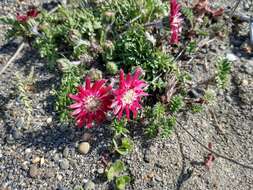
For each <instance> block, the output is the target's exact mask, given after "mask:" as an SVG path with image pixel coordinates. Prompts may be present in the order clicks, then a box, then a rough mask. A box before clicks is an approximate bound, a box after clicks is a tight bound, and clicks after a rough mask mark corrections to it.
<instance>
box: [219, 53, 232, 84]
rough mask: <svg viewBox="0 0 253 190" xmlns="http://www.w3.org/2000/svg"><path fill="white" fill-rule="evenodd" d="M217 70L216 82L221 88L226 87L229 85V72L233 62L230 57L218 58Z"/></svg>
mask: <svg viewBox="0 0 253 190" xmlns="http://www.w3.org/2000/svg"><path fill="white" fill-rule="evenodd" d="M216 67H217V71H216V82H217V85H218V87H219V88H221V89H225V88H226V87H227V85H228V81H229V74H230V72H231V62H230V61H229V60H228V59H225V58H221V59H219V60H218V62H217V64H216Z"/></svg>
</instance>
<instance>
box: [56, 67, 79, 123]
mask: <svg viewBox="0 0 253 190" xmlns="http://www.w3.org/2000/svg"><path fill="white" fill-rule="evenodd" d="M81 73H82V72H81V70H79V69H78V68H71V69H70V70H69V71H68V72H65V73H63V76H62V79H61V84H60V88H59V89H57V91H56V103H55V109H56V111H57V113H58V114H59V118H60V121H61V122H69V121H71V116H70V110H69V108H68V107H69V106H70V104H71V100H70V99H69V97H68V95H69V94H71V93H75V92H76V91H77V90H76V87H77V86H78V85H79V84H80V81H81V78H82V74H81Z"/></svg>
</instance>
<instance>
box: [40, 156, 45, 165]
mask: <svg viewBox="0 0 253 190" xmlns="http://www.w3.org/2000/svg"><path fill="white" fill-rule="evenodd" d="M44 164H45V158H44V157H42V158H41V159H40V166H43V165H44Z"/></svg>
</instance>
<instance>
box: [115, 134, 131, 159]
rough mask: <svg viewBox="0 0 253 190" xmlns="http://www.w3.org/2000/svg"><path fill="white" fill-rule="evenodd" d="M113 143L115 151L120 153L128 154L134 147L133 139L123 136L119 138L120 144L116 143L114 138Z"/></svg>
mask: <svg viewBox="0 0 253 190" xmlns="http://www.w3.org/2000/svg"><path fill="white" fill-rule="evenodd" d="M113 144H114V148H115V150H116V152H117V153H119V154H120V155H127V154H129V153H130V152H131V151H132V150H133V147H134V143H133V141H132V140H131V139H130V138H127V137H124V138H123V139H121V144H120V145H118V144H117V142H116V140H115V139H113Z"/></svg>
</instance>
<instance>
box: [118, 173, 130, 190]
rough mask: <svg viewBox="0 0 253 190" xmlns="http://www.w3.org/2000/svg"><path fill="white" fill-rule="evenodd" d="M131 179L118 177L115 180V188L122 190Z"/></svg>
mask: <svg viewBox="0 0 253 190" xmlns="http://www.w3.org/2000/svg"><path fill="white" fill-rule="evenodd" d="M130 181H131V178H130V177H129V176H127V175H125V176H120V177H117V178H116V188H117V189H118V190H124V189H125V188H126V185H127V184H128V183H130Z"/></svg>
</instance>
